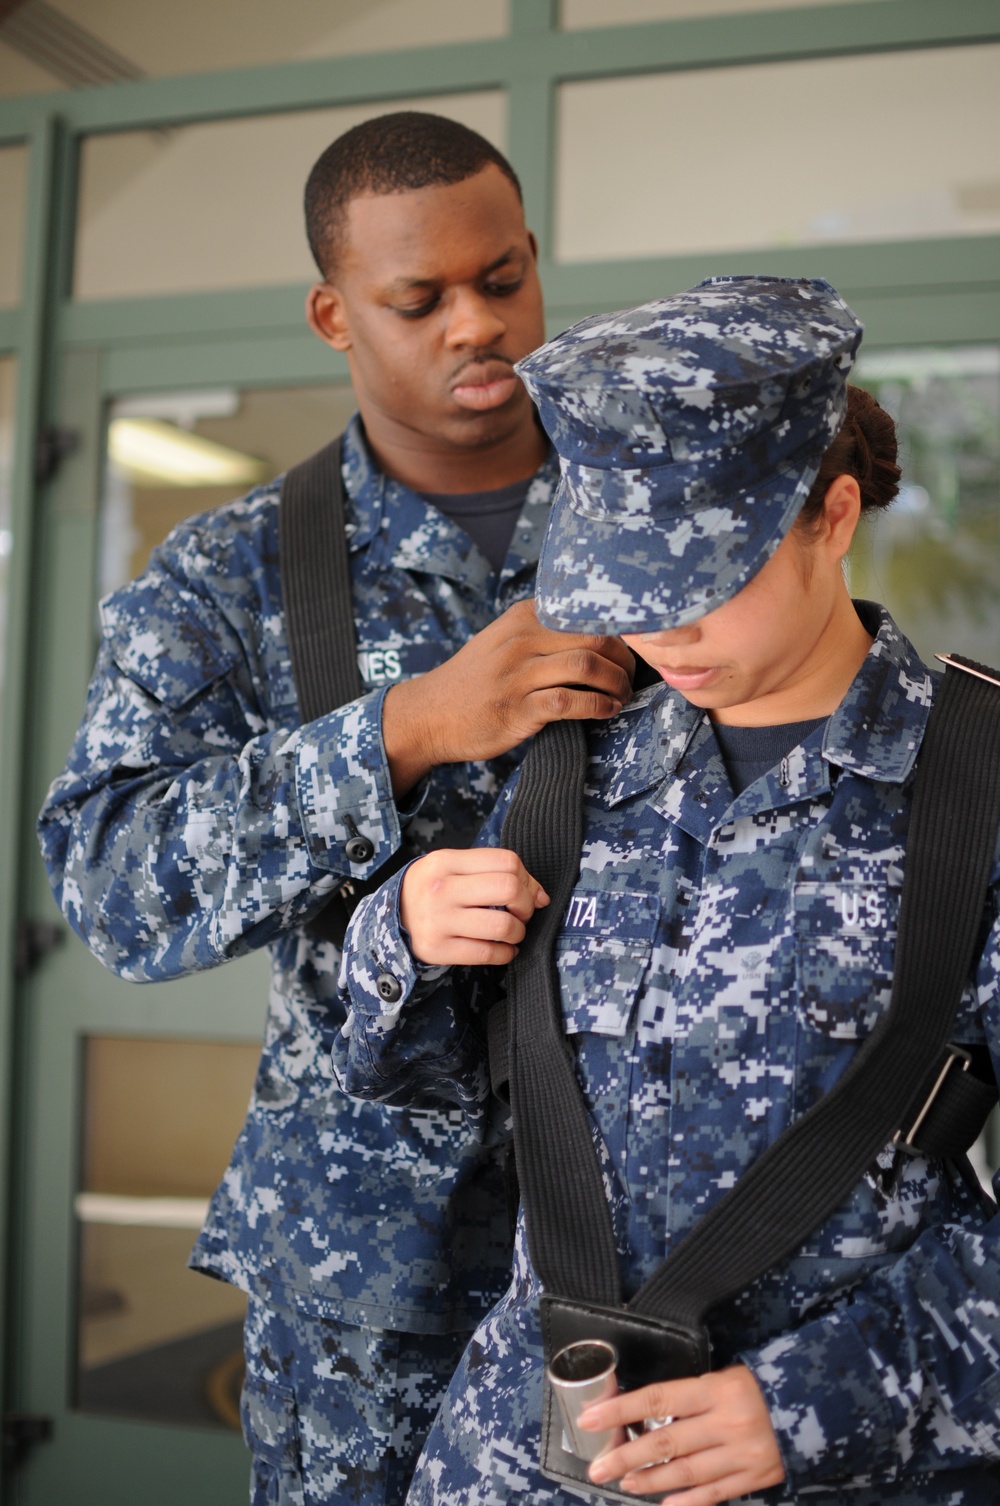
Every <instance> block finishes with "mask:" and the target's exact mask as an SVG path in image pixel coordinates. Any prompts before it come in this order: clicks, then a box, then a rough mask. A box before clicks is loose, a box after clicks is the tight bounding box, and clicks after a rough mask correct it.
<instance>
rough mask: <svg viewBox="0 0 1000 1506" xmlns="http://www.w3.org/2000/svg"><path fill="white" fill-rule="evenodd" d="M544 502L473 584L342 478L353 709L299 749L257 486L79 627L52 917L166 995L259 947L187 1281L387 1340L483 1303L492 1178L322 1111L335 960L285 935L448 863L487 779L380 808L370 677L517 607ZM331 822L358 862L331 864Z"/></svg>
mask: <svg viewBox="0 0 1000 1506" xmlns="http://www.w3.org/2000/svg"><path fill="white" fill-rule="evenodd" d="M555 477H556V467H555V463H554V460H553V459H551V458H550V459H549V460H548V461H547V462H546V464H545V465H544V466H543V468H542V469H541V470H540V471H539V473H538V475H537V477H536V479H535V481H534V482H533V483H532V485H531V488H530V490H529V493H528V496H527V498H526V501H525V504H524V508H523V510H522V513H521V517H520V520H519V522H518V526H517V528H516V530H515V533H514V537H513V540H512V543H511V548H510V553H509V554H508V557H507V560H506V562H505V564H504V567H503V569H502V571H501V572H500V573H499V575H494V574H493V573H492V572H491V570H490V567H489V565H488V563H487V562H486V560H485V559H484V558H483V557H482V555H481V554H480V553H479V551H478V550H477V549H476V547H475V545H474V544H473V543H472V541H471V540H470V539H469V538H468V536H467V535H466V534H464V533H463V532H462V531H461V529H459V528H458V527H457V526H456V525H454V524H453V523H452V522H450V521H449V520H448V519H447V518H445V517H444V516H443V515H442V514H440V513H439V512H437V511H436V510H435V509H433V508H431V507H429V506H428V505H427V504H426V503H425V502H424V501H423V500H422V499H421V498H419V497H417V496H415V495H414V494H413V493H411V492H410V491H408V490H407V489H406V488H404V487H403V486H401V485H399V484H398V483H396V482H392V481H389V480H387V479H386V477H384V476H383V475H382V474H381V472H380V471H379V470H378V469H377V468H376V467H375V466H374V464H373V463H372V461H371V459H370V457H369V455H368V452H367V449H366V447H365V444H364V440H363V436H362V431H361V428H360V424H359V422H358V420H357V419H355V420H354V422H353V423H352V424H351V426H350V428H349V429H348V431H347V436H346V441H345V458H344V478H345V485H346V490H347V494H348V495H347V504H346V505H347V522H348V533H349V541H350V567H351V575H352V582H353V592H354V603H355V616H356V625H357V638H358V652H359V664H360V668H361V673H362V676H363V678H364V680H365V682H366V685H367V686H368V691H367V693H366V694H365V695H364V696H363V697H362V698H361V699H359V700H357V701H355V702H353V703H352V704H350V705H348V706H345V707H343V708H342V709H340V710H338V711H335V712H333V713H331V714H330V715H328V716H323V717H320V718H319V719H318V720H316V721H314V722H311V723H309V724H308V725H305V726H300V725H299V717H298V713H297V710H296V700H295V689H294V685H293V682H292V677H291V669H290V663H289V651H288V642H287V639H286V636H285V622H284V615H283V611H282V598H281V582H280V578H279V572H278V497H279V483H278V482H273V483H270V484H269V485H267V486H265V487H263V488H261V489H259V490H257V491H255V492H252V493H251V494H250V495H249V496H248V497H246V498H245V499H243V500H241V501H237V502H233V503H231V504H229V505H228V506H225V507H221V508H218V509H217V510H215V511H213V512H210V513H206V514H205V515H204V516H202V517H198V518H194V519H191V520H190V521H188V522H185V523H183V524H182V525H181V526H180V527H179V528H177V529H176V530H175V531H174V532H173V533H172V534H171V535H170V537H169V538H168V539H167V540H166V542H165V543H164V544H162V545H161V546H160V547H159V548H158V549H157V550H156V551H155V552H154V554H153V557H152V560H151V562H150V565H149V568H148V569H147V570H146V571H145V573H144V574H143V575H142V576H140V577H139V578H138V579H137V580H134V581H132V582H131V583H130V584H129V585H127V586H125V587H124V588H123V589H122V590H121V591H118V592H116V593H115V594H114V595H113V596H111V597H109V598H108V599H107V600H106V601H105V602H104V603H103V605H102V622H103V639H102V644H101V649H100V655H99V658H98V662H97V667H96V670H95V673H94V678H93V681H92V683H91V686H90V692H89V696H88V701H87V707H86V713H85V716H84V719H83V723H82V725H81V727H80V730H79V733H78V734H77V737H76V741H75V743H74V745H73V748H72V751H71V753H70V756H69V762H68V764H67V766H66V769H65V770H64V771H63V773H62V774H60V775H59V777H58V778H57V779H56V780H55V782H54V784H53V785H52V788H51V790H50V791H49V795H48V798H47V800H46V804H45V807H44V809H43V811H42V814H41V818H40V827H39V830H40V838H41V844H42V850H43V853H44V856H45V860H46V863H47V865H48V869H49V874H50V877H51V880H52V883H53V887H54V889H55V892H56V896H57V898H58V900H59V903H60V905H61V907H62V909H63V911H64V913H65V915H66V917H67V919H68V920H69V921H70V923H71V925H72V926H73V928H74V929H75V930H76V931H77V932H78V933H79V934H80V935H81V936H82V937H83V939H84V940H85V941H86V942H87V944H88V946H89V947H90V949H91V950H92V951H93V952H94V953H95V955H96V956H97V957H99V958H100V960H101V961H102V962H103V963H105V965H106V966H107V967H109V968H111V969H112V970H113V971H114V972H116V973H118V974H120V975H121V976H122V977H123V978H128V979H132V980H135V981H136V982H150V981H155V980H157V979H164V978H176V977H178V976H180V975H181V974H184V973H187V972H191V971H193V970H195V969H199V968H208V967H214V966H216V965H217V964H218V963H220V962H225V961H226V960H227V959H228V958H231V957H236V956H239V955H240V954H241V953H244V952H246V951H248V950H250V949H251V948H254V947H263V946H268V947H270V950H271V956H272V985H271V996H270V1006H269V1012H268V1018H267V1027H266V1038H265V1042H264V1051H263V1056H262V1059H261V1064H260V1069H259V1072H258V1076H257V1081H256V1086H255V1090H254V1094H253V1099H252V1102H251V1105H250V1110H249V1114H248V1117H247V1120H246V1124H245V1127H244V1129H243V1132H242V1134H241V1135H240V1138H239V1141H238V1143H237V1145H236V1148H235V1151H234V1153H233V1158H232V1162H231V1164H230V1166H229V1169H228V1171H227V1172H226V1174H225V1177H224V1179H223V1182H222V1184H221V1186H220V1187H219V1189H218V1191H217V1192H216V1194H215V1197H214V1199H213V1201H212V1204H211V1208H210V1212H209V1216H208V1221H207V1224H206V1226H205V1229H204V1230H203V1232H202V1235H201V1237H200V1239H199V1240H198V1243H197V1245H196V1247H195V1251H194V1254H193V1257H192V1261H193V1264H194V1265H195V1266H197V1267H199V1268H200V1269H202V1270H205V1271H208V1272H211V1273H212V1274H214V1275H216V1276H220V1277H222V1278H223V1279H225V1280H227V1281H231V1282H234V1283H235V1284H236V1285H238V1286H241V1287H243V1288H244V1289H245V1290H248V1291H249V1290H253V1291H256V1292H257V1293H258V1294H259V1295H261V1296H263V1297H264V1298H265V1299H269V1300H272V1301H275V1302H279V1303H281V1304H283V1305H285V1306H293V1307H296V1308H298V1309H300V1310H303V1311H306V1312H310V1313H313V1314H317V1315H325V1316H331V1317H336V1318H339V1319H342V1320H344V1321H347V1322H351V1323H358V1324H375V1325H378V1326H382V1327H394V1328H402V1329H410V1330H412V1331H414V1332H422V1331H444V1330H448V1329H453V1328H462V1327H468V1328H471V1327H472V1326H473V1325H474V1324H475V1322H476V1321H477V1320H478V1318H479V1317H480V1316H481V1314H482V1313H483V1312H484V1311H485V1310H486V1309H487V1308H488V1307H489V1305H490V1303H491V1301H493V1299H494V1298H495V1297H496V1296H498V1295H499V1293H500V1292H501V1291H502V1290H503V1288H504V1286H505V1285H506V1281H507V1279H508V1277H509V1271H510V1233H509V1226H508V1214H507V1209H506V1199H505V1196H504V1192H503V1188H502V1179H501V1173H500V1166H499V1162H498V1154H497V1152H496V1151H495V1149H491V1148H490V1147H488V1146H484V1145H483V1143H482V1141H481V1137H480V1136H479V1135H478V1133H477V1132H475V1131H471V1130H470V1128H469V1126H468V1124H467V1123H466V1121H465V1119H464V1116H463V1115H462V1114H461V1113H460V1112H456V1111H453V1112H449V1111H447V1110H443V1109H440V1108H438V1107H435V1106H429V1107H427V1106H421V1105H415V1106H414V1107H412V1108H408V1109H407V1110H406V1111H404V1112H402V1113H396V1112H392V1111H389V1110H387V1109H385V1108H383V1107H382V1106H381V1105H374V1104H368V1105H360V1104H358V1103H353V1102H351V1101H349V1100H348V1099H346V1098H344V1096H343V1095H342V1094H341V1093H340V1091H339V1089H338V1088H337V1085H336V1083H335V1081H334V1079H333V1075H332V1071H331V1066H330V1048H331V1046H332V1043H333V1040H334V1037H335V1035H336V1033H337V1031H338V1029H339V1027H340V1025H341V1024H342V1020H343V1016H342V1007H341V1004H340V1002H339V1000H338V997H337V991H336V979H337V970H338V964H339V956H338V954H337V952H336V949H335V948H334V947H333V945H332V944H330V943H322V942H317V941H315V940H313V939H312V938H311V937H310V935H309V934H308V932H307V931H306V930H305V929H304V927H303V922H304V921H306V920H307V919H308V918H309V917H310V916H311V915H312V914H313V913H314V912H315V911H316V910H317V908H318V907H319V906H320V905H321V903H322V901H323V900H324V898H325V897H327V896H329V894H330V892H331V891H332V890H333V889H335V888H336V887H337V886H339V885H340V883H341V882H342V881H343V880H344V879H345V878H347V877H351V876H354V877H358V878H365V877H367V876H369V875H370V874H371V873H372V872H374V871H375V870H376V869H377V868H379V867H380V866H381V865H382V864H383V863H384V862H385V861H386V860H387V859H388V858H389V857H390V855H391V854H393V853H394V852H396V851H397V849H399V848H400V846H402V848H403V850H404V852H405V853H407V854H410V855H417V854H419V853H421V852H424V851H426V850H427V849H428V848H430V847H432V846H435V845H443V844H444V845H452V846H453V845H456V843H457V844H458V845H467V844H468V843H469V842H471V841H472V839H473V837H474V836H475V833H476V832H477V830H478V829H479V827H480V825H481V824H482V822H483V820H484V818H485V817H486V815H487V814H488V813H489V810H490V808H491V806H492V804H493V802H494V800H495V798H496V795H497V792H498V790H499V789H500V787H501V786H502V784H503V780H504V778H505V777H506V776H507V774H508V773H509V771H510V769H511V767H512V766H513V760H512V759H511V758H505V759H500V760H496V761H494V762H493V763H490V764H486V765H479V764H455V765H448V766H446V767H442V768H439V769H437V770H436V771H435V772H434V774H433V775H432V776H431V777H430V779H429V780H427V781H426V783H425V785H424V786H422V787H421V788H420V789H419V790H418V791H416V792H415V794H414V795H413V796H412V797H410V799H409V805H408V808H407V809H406V810H405V811H399V810H397V807H396V805H395V803H394V801H393V798H392V793H391V788H390V778H389V770H388V766H387V763H386V758H385V751H384V748H383V746H382V738H381V710H382V700H383V698H384V696H385V693H386V687H387V685H389V684H391V683H392V682H393V681H394V680H398V679H402V678H407V677H409V676H412V675H418V674H421V673H423V672H424V671H426V670H429V669H432V668H434V667H435V666H437V665H438V664H440V663H442V662H443V661H444V660H445V659H447V658H449V657H450V656H451V655H452V654H453V653H455V652H456V650H457V649H459V648H460V647H461V646H462V645H463V644H464V643H466V642H467V641H468V639H469V638H471V637H472V636H473V634H475V633H476V632H478V631H479V630H480V629H482V628H484V627H486V626H487V624H488V623H489V622H490V621H492V619H493V618H494V617H496V616H497V615H498V614H499V613H500V612H502V611H504V610H505V609H506V608H507V607H508V606H510V605H511V604H512V603H513V602H514V601H516V600H518V599H520V598H523V597H527V596H530V594H531V589H532V584H533V579H534V570H535V564H536V561H537V558H538V551H539V548H540V544H541V536H542V533H543V531H544V527H545V523H546V519H547V515H548V510H549V503H550V499H551V493H552V490H553V487H554V483H555ZM348 818H351V819H353V821H354V823H355V826H356V828H357V830H358V832H360V833H361V834H363V835H365V836H367V837H369V838H370V839H371V841H372V842H373V843H374V847H375V853H374V856H373V858H372V859H371V861H370V862H368V863H364V864H359V863H351V862H350V861H349V860H348V858H347V857H346V855H345V851H344V844H345V842H346V841H348V839H349V838H350V836H351V834H352V833H351V828H350V826H349V824H348Z"/></svg>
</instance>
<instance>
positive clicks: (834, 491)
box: [823, 473, 861, 559]
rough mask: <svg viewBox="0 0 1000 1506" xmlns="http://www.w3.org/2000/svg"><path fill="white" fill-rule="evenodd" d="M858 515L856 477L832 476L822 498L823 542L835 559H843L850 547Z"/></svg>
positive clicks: (858, 491)
mask: <svg viewBox="0 0 1000 1506" xmlns="http://www.w3.org/2000/svg"><path fill="white" fill-rule="evenodd" d="M860 516H861V487H860V486H859V485H858V482H857V478H856V477H854V476H849V475H847V474H846V473H845V474H844V475H841V476H834V478H833V480H832V481H831V482H830V485H829V486H828V487H827V489H826V496H825V497H824V498H823V519H824V523H825V530H824V536H823V542H824V543H825V544H826V545H827V546H828V547H829V549H830V551H831V553H832V554H833V555H834V557H835V558H836V559H843V557H844V555H845V554H846V553H847V551H848V549H850V547H851V540H852V539H853V538H854V531H855V529H856V528H857V526H858V519H859V518H860Z"/></svg>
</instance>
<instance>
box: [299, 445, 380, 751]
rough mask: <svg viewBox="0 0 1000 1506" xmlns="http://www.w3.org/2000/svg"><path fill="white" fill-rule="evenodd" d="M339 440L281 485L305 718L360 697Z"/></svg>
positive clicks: (307, 461)
mask: <svg viewBox="0 0 1000 1506" xmlns="http://www.w3.org/2000/svg"><path fill="white" fill-rule="evenodd" d="M340 460H341V440H340V439H339V438H337V439H335V440H334V441H333V443H332V444H328V445H326V446H325V447H324V448H323V449H322V450H318V451H317V452H316V454H315V455H310V457H309V459H308V460H303V461H302V463H301V464H300V465H296V466H293V467H292V469H291V470H290V471H289V472H288V473H287V475H286V476H285V479H284V481H283V482H282V484H281V505H280V507H279V509H278V548H279V556H280V561H281V594H282V597H283V600H284V606H285V623H286V628H287V632H288V646H289V649H290V651H291V658H292V676H293V678H294V680H295V692H296V696H297V698H298V703H299V714H300V716H301V717H302V720H303V721H304V722H311V721H315V719H316V717H318V716H325V715H326V713H327V712H328V711H335V710H336V708H337V707H338V706H346V705H347V703H348V702H349V701H354V700H356V699H357V698H358V696H360V695H364V689H365V688H364V685H363V684H362V682H361V675H360V673H359V672H358V653H357V639H356V637H355V632H354V603H353V601H352V599H351V572H350V565H349V561H348V553H347V535H346V534H345V532H344V481H343V477H342V475H341V471H340Z"/></svg>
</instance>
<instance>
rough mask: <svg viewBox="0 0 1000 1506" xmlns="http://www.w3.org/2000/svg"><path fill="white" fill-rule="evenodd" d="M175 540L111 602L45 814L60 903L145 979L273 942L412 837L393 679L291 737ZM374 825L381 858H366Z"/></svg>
mask: <svg viewBox="0 0 1000 1506" xmlns="http://www.w3.org/2000/svg"><path fill="white" fill-rule="evenodd" d="M189 581H190V575H189V576H188V578H187V579H184V578H181V576H180V574H179V573H178V574H175V573H174V572H173V571H172V570H171V568H170V556H169V554H168V553H166V552H163V551H161V552H160V553H159V555H158V556H154V561H153V564H152V565H151V567H150V568H149V570H147V572H146V573H145V575H143V576H142V577H140V578H139V579H138V580H136V581H133V582H132V583H131V584H130V585H128V586H126V587H125V588H124V589H123V590H122V591H119V592H118V593H117V594H116V595H114V596H112V597H110V598H109V599H108V600H107V601H106V602H105V603H104V604H103V607H102V627H103V636H102V644H101V649H100V653H99V657H98V662H97V666H96V669H95V673H94V677H93V680H92V682H91V685H90V690H89V694H88V700H87V707H86V712H85V715H84V719H83V722H82V724H81V726H80V729H79V732H78V733H77V736H76V739H75V741H74V744H73V747H72V750H71V752H70V756H69V760H68V763H67V766H66V768H65V769H64V771H63V772H62V773H61V774H60V775H59V777H58V778H57V779H56V780H55V781H54V783H53V785H52V787H51V789H50V790H49V793H48V796H47V798H46V802H45V805H44V807H43V810H42V813H41V816H40V820H39V835H40V841H41V845H42V851H43V855H44V857H45V861H46V865H47V868H48V871H49V875H50V879H51V881H52V884H53V887H54V890H55V893H56V898H57V900H58V902H59V904H60V906H61V908H62V910H63V912H64V914H65V915H66V917H67V919H68V920H69V922H70V924H71V925H72V926H73V928H74V929H75V930H76V931H77V932H78V933H79V934H80V935H81V936H82V937H83V939H84V940H85V941H86V942H87V944H88V945H89V946H90V948H91V950H92V951H93V952H94V953H95V955H96V956H97V957H98V958H99V959H100V960H101V961H102V962H103V963H104V964H105V965H106V966H108V967H109V968H111V969H112V970H113V971H114V972H116V973H119V974H120V975H121V976H122V977H125V978H129V979H133V980H136V981H145V980H152V979H162V978H170V977H175V976H178V975H180V974H182V973H186V972H189V971H192V970H194V969H199V968H206V967H211V966H213V965H214V964H215V963H218V962H222V961H224V960H225V959H226V958H229V957H233V956H236V955H238V954H240V953H241V952H244V951H247V950H249V949H251V948H254V947H258V946H262V945H264V944H265V943H266V942H267V941H269V940H270V939H271V938H272V937H273V936H274V935H275V933H276V932H277V931H279V930H280V929H282V928H284V927H288V926H291V925H294V924H296V923H298V922H299V921H301V920H303V919H304V918H306V917H307V916H308V915H309V914H310V913H311V912H312V911H314V910H315V909H316V908H318V906H319V905H320V903H321V902H322V900H323V899H324V898H325V897H326V896H328V895H329V893H330V892H331V891H332V890H333V889H334V888H335V887H336V886H337V885H338V883H339V882H340V881H342V879H343V878H344V877H348V876H353V877H356V878H365V877H367V876H368V875H369V874H371V873H372V872H373V871H375V870H376V869H377V868H379V867H380V866H381V865H382V864H383V863H384V862H385V861H386V860H387V858H388V857H389V856H390V854H391V853H392V852H393V851H394V850H395V849H396V848H397V847H398V846H399V844H400V840H401V832H400V819H399V815H398V812H397V809H396V806H395V804H394V801H393V798H392V790H391V783H390V776H389V770H388V765H387V761H386V756H385V750H384V746H383V743H382V734H381V712H382V700H383V697H384V695H385V690H384V689H381V690H377V691H374V692H372V693H370V694H368V695H366V696H363V697H361V698H360V699H359V700H357V701H354V702H352V703H351V704H350V705H348V706H345V707H342V708H340V709H339V710H338V711H336V712H333V713H331V714H330V715H328V716H324V717H320V718H319V719H318V720H316V721H314V722H310V723H308V724H307V725H305V726H303V727H300V728H294V727H291V726H289V727H284V728H281V729H278V730H276V729H275V728H274V727H273V726H272V725H271V724H270V722H269V719H268V715H267V708H266V707H265V706H263V705H262V704H261V700H262V695H261V690H260V683H259V679H258V677H257V676H255V674H254V669H253V666H252V664H251V663H250V662H249V655H248V651H247V648H246V645H245V636H241V634H240V632H239V631H237V628H236V626H234V624H233V623H232V621H231V620H230V619H229V618H228V617H227V615H226V613H225V612H224V611H223V610H222V609H221V607H219V606H218V605H217V604H215V603H214V602H213V600H212V596H211V591H210V590H209V589H206V588H204V587H202V588H200V589H199V588H198V586H197V585H195V584H189V583H188V582H189ZM356 833H360V834H362V835H363V836H365V837H367V838H368V839H369V840H370V842H371V843H372V846H373V852H372V856H371V858H370V859H369V860H367V861H365V862H363V863H352V862H351V861H350V860H349V859H348V857H347V856H346V853H345V843H346V842H347V841H348V840H349V839H350V838H351V836H352V835H355V834H356Z"/></svg>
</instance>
